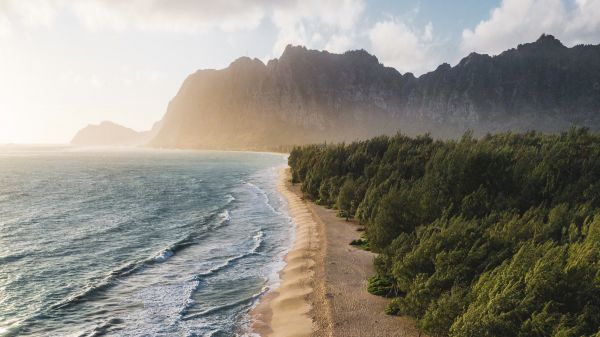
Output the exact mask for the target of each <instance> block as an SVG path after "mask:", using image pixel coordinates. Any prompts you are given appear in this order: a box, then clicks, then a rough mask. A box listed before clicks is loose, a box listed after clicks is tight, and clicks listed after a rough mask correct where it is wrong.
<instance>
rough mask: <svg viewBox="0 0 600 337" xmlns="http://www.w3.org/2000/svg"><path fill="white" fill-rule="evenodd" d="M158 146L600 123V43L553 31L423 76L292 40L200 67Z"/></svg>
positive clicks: (170, 113)
mask: <svg viewBox="0 0 600 337" xmlns="http://www.w3.org/2000/svg"><path fill="white" fill-rule="evenodd" d="M163 123H164V124H163V127H162V129H161V130H160V132H159V133H158V134H157V136H156V137H155V138H154V139H153V140H152V145H154V146H160V147H182V148H235V149H248V148H255V149H256V148H269V147H275V146H278V145H289V144H300V143H307V142H321V141H342V140H353V139H357V138H364V137H369V136H373V135H377V134H381V133H395V132H396V131H398V130H400V131H402V132H405V133H408V134H415V133H421V132H431V133H432V134H433V135H435V136H442V137H453V136H456V135H459V134H461V133H462V132H464V131H465V130H466V129H473V130H475V131H476V133H484V132H488V131H492V132H494V131H502V130H525V129H538V130H542V131H557V130H562V129H565V128H567V127H569V126H571V125H582V126H588V127H590V128H592V129H595V130H597V129H600V46H576V47H573V48H567V47H565V46H563V45H562V44H561V43H560V41H558V40H556V39H555V38H554V37H552V36H549V35H543V36H542V37H540V39H538V41H536V42H534V43H529V44H525V45H519V46H518V47H517V48H516V49H511V50H508V51H506V52H504V53H502V54H500V55H498V56H495V57H490V56H488V55H479V54H475V53H473V54H471V55H469V56H467V57H466V58H464V59H463V60H462V61H461V62H460V63H459V64H458V65H456V66H454V67H451V66H449V65H448V64H443V65H441V66H439V67H438V68H437V69H436V70H435V71H433V72H430V73H428V74H425V75H422V76H421V77H419V78H415V77H414V76H413V75H412V74H410V73H407V74H404V75H402V74H400V73H399V72H397V71H396V70H395V69H393V68H388V67H385V66H383V65H382V64H380V63H379V61H378V60H377V58H376V57H374V56H372V55H369V54H368V53H367V52H365V51H363V50H359V51H350V52H346V53H344V54H331V53H328V52H326V51H315V50H307V49H306V48H304V47H293V46H288V47H287V48H286V50H285V51H284V53H283V55H282V56H281V57H280V58H279V59H275V60H271V61H269V62H268V64H266V65H265V64H263V63H262V62H261V61H260V60H257V59H254V60H252V59H249V58H246V57H243V58H240V59H238V60H236V61H235V62H233V63H232V64H231V65H230V66H229V67H228V68H226V69H222V70H200V71H198V72H196V73H194V74H192V75H190V76H189V77H188V78H187V79H186V80H185V82H184V83H183V85H182V87H181V89H180V91H179V93H178V94H177V95H176V97H175V98H174V99H173V100H172V101H171V102H170V104H169V107H168V110H167V113H166V115H165V117H164V119H163Z"/></svg>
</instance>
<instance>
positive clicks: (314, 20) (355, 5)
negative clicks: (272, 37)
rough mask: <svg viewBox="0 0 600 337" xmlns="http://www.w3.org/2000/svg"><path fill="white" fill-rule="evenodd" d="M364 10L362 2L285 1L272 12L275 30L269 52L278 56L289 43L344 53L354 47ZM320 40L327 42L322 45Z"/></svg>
mask: <svg viewBox="0 0 600 337" xmlns="http://www.w3.org/2000/svg"><path fill="white" fill-rule="evenodd" d="M364 9H365V3H364V1H363V0H304V1H301V0H296V1H288V2H287V3H286V4H285V5H283V6H279V7H276V8H274V10H273V13H272V22H273V23H274V24H275V26H276V27H277V29H278V36H277V40H276V41H275V43H274V46H273V53H274V54H275V55H279V54H280V53H281V52H282V51H283V50H284V48H285V46H286V45H288V44H290V43H291V44H301V45H305V46H308V47H312V48H326V49H328V48H331V51H336V52H341V51H345V50H347V49H348V48H350V47H352V46H353V45H354V36H356V26H357V23H358V22H359V20H360V19H361V16H362V14H363V12H364ZM315 36H317V37H318V38H317V39H315V38H314V37H315ZM322 41H327V43H326V44H325V46H323V45H322V44H321V43H322Z"/></svg>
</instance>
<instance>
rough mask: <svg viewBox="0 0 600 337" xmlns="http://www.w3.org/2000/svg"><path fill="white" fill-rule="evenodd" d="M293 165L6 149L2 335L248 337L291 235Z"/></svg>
mask: <svg viewBox="0 0 600 337" xmlns="http://www.w3.org/2000/svg"><path fill="white" fill-rule="evenodd" d="M285 163H286V159H285V157H284V156H282V155H277V154H267V153H250V152H213V151H176V150H164V151H163V150H123V149H121V150H100V149H97V150H93V151H81V150H76V149H73V148H69V147H43V148H39V147H17V148H14V147H5V148H0V336H61V337H62V336H81V337H83V336H90V337H91V336H243V335H245V334H247V333H248V331H249V330H248V329H249V322H250V319H249V316H248V312H249V310H250V309H251V307H252V306H253V305H254V304H255V303H256V301H257V298H259V297H260V295H261V294H263V293H264V292H265V291H266V290H268V289H269V288H270V287H273V286H275V285H276V284H277V282H278V271H279V270H280V269H281V268H282V266H283V257H284V255H285V253H286V251H287V249H288V248H289V247H290V245H291V241H292V238H293V226H292V222H291V219H290V218H289V216H288V214H287V210H286V204H285V201H284V200H283V199H282V198H281V196H280V195H279V194H278V192H277V183H278V172H279V170H280V169H281V168H282V167H283V166H285Z"/></svg>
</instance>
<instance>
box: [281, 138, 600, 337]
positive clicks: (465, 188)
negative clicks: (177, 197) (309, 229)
mask: <svg viewBox="0 0 600 337" xmlns="http://www.w3.org/2000/svg"><path fill="white" fill-rule="evenodd" d="M288 161H289V165H290V167H291V171H292V182H293V183H300V184H301V189H302V192H303V193H304V194H305V196H306V197H307V198H309V199H311V200H313V201H314V202H316V203H318V204H321V205H324V206H326V207H331V208H335V209H337V210H339V214H340V216H344V217H348V218H353V219H355V221H358V222H359V223H361V224H363V225H364V228H365V239H366V241H368V247H369V248H370V249H371V250H373V251H374V252H376V253H377V254H378V255H377V257H376V258H375V261H374V263H375V269H376V275H374V276H373V277H372V278H371V279H370V280H369V287H368V290H369V291H370V292H372V293H374V294H377V295H381V296H386V297H389V298H390V302H389V305H388V307H387V309H386V312H387V313H388V314H393V315H406V316H411V317H414V318H415V320H416V324H417V325H418V327H419V329H420V330H421V331H423V332H425V333H426V334H428V335H429V336H461V337H485V336H489V337H502V336H519V337H525V336H529V337H535V336H556V337H559V336H560V337H567V336H596V337H600V212H599V210H600V135H598V134H595V133H592V132H590V131H589V130H587V129H579V128H572V129H570V130H569V131H566V132H563V133H560V134H542V133H537V132H526V133H501V134H494V135H487V136H483V137H481V138H475V137H473V134H472V133H470V132H467V133H465V134H464V135H463V136H462V138H460V139H457V140H436V139H433V138H432V137H430V136H429V135H423V136H417V137H407V136H404V135H402V134H397V135H395V136H391V137H389V136H380V137H376V138H372V139H370V140H365V141H356V142H353V143H349V144H319V145H305V146H301V147H295V148H294V149H293V150H292V151H291V153H290V156H289V159H288Z"/></svg>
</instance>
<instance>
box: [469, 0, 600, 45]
mask: <svg viewBox="0 0 600 337" xmlns="http://www.w3.org/2000/svg"><path fill="white" fill-rule="evenodd" d="M542 33H548V34H553V35H555V36H556V37H557V38H559V39H561V40H562V41H563V42H564V43H566V44H568V45H573V44H578V43H598V42H599V41H598V37H599V36H600V0H503V1H502V3H501V4H500V6H499V7H497V8H495V9H493V10H492V12H491V14H490V17H489V18H488V19H487V20H484V21H481V22H480V23H479V24H478V25H477V26H476V27H475V28H474V29H465V30H463V32H462V40H461V43H460V50H461V51H462V52H463V53H464V54H467V53H470V52H472V51H475V52H479V53H489V54H498V53H500V52H502V51H503V50H506V49H509V48H513V47H515V46H516V45H517V44H519V43H524V42H531V41H534V40H536V39H537V38H538V37H539V36H540V35H541V34H542Z"/></svg>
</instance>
